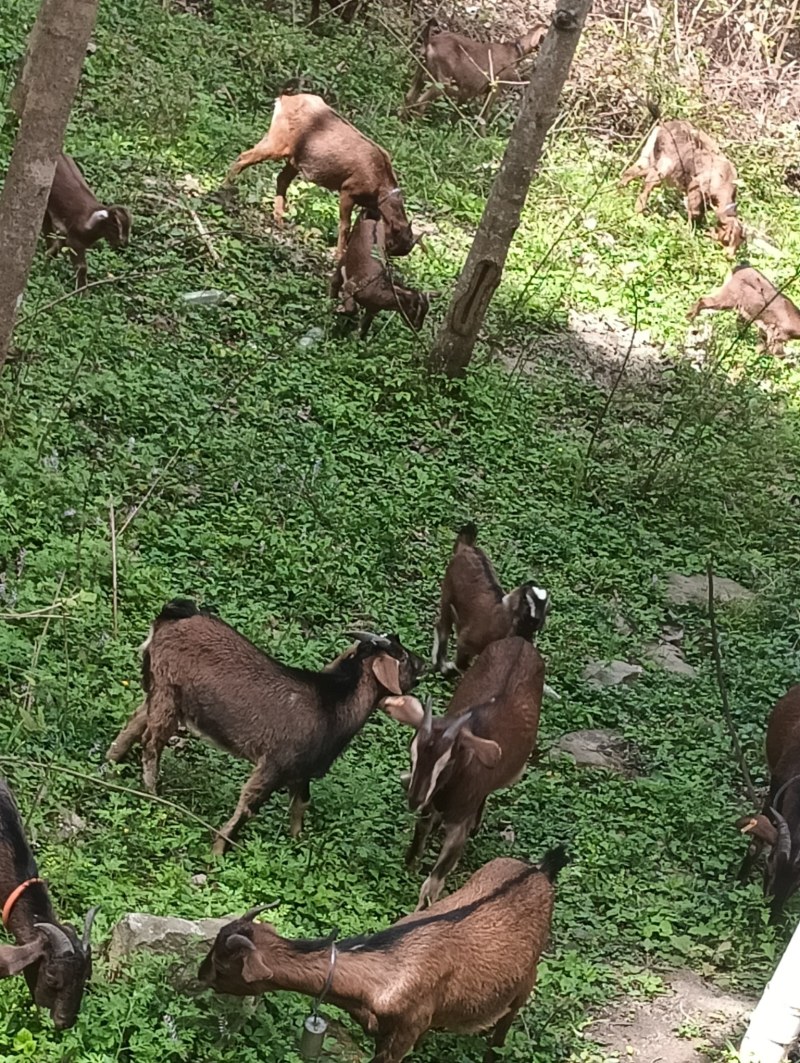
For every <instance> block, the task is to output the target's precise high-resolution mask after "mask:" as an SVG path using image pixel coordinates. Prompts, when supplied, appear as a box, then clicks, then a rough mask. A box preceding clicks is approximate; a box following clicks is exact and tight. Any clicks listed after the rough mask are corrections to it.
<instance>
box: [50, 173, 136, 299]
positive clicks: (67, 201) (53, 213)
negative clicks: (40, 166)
mask: <svg viewBox="0 0 800 1063" xmlns="http://www.w3.org/2000/svg"><path fill="white" fill-rule="evenodd" d="M130 231H131V214H130V211H129V210H128V209H127V208H126V207H119V206H109V207H104V206H103V204H102V203H101V202H100V201H99V200H98V198H97V196H95V194H94V192H92V190H91V188H89V186H88V184H87V183H86V178H85V177H84V176H83V174H82V173H81V171H80V169H79V168H78V164H77V163H76V162H75V160H74V159H73V158H71V157H70V156H69V155H60V156H59V158H58V162H57V164H56V171H55V175H54V176H53V184H52V185H51V187H50V197H49V199H48V200H47V208H46V210H45V213H44V222H43V224H42V232H43V234H44V239H45V244H46V245H47V253H48V255H51V256H52V255H57V254H58V253H59V252H60V251H61V249H62V248H63V247H67V248H69V251H70V254H71V255H72V256H73V266H74V269H75V289H76V291H77V290H79V289H81V288H85V287H86V278H87V268H86V251H87V250H88V248H90V247H94V245H95V244H96V243H97V242H98V241H99V240H108V242H109V244H111V246H112V247H127V246H128V238H129V237H130Z"/></svg>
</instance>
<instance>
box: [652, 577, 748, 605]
mask: <svg viewBox="0 0 800 1063" xmlns="http://www.w3.org/2000/svg"><path fill="white" fill-rule="evenodd" d="M754 597H755V595H754V594H753V592H752V591H749V590H748V589H747V587H743V586H742V585H741V583H737V582H736V580H733V579H726V578H725V576H715V577H714V600H715V601H718V602H723V603H724V602H735V601H741V602H747V601H750V600H751V599H752V598H754ZM667 599H668V600H669V601H670V602H672V604H673V605H705V604H706V603H707V602H708V579H707V577H706V575H705V573H700V574H698V575H696V576H682V575H681V574H680V573H679V572H671V573H670V575H669V576H668V577H667Z"/></svg>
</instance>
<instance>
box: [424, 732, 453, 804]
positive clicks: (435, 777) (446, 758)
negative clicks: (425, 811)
mask: <svg viewBox="0 0 800 1063" xmlns="http://www.w3.org/2000/svg"><path fill="white" fill-rule="evenodd" d="M452 759H453V744H452V743H451V744H450V745H449V746H448V747H447V749H446V750H445V751H444V753H442V755H441V756H440V757H439V759H438V760H437V761H436V763H435V764H434V765H433V771H432V772H431V777H430V780H429V782H428V790H427V793H426V794H425V800H424V801H423V802H422V808H425V807H426V806H427V805H428V804H429V803H430V800H431V798H432V797H433V795H434V794H435V793H436V784H437V783H438V782H439V776H440V775H441V774H442V772H443V771H444V769H445V768H446V767H447V765H448V764H449V763H450V761H451V760H452Z"/></svg>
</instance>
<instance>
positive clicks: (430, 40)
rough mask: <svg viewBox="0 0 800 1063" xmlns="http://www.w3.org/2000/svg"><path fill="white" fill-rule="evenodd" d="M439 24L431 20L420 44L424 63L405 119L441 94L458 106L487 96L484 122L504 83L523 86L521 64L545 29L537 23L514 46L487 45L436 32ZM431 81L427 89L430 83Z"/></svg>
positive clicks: (410, 93) (409, 97)
mask: <svg viewBox="0 0 800 1063" xmlns="http://www.w3.org/2000/svg"><path fill="white" fill-rule="evenodd" d="M437 25H438V23H437V22H436V19H430V20H429V21H428V23H427V25H426V26H425V32H424V36H423V39H422V45H423V59H422V62H421V63H420V64H419V65H418V67H417V72H416V74H415V76H414V80H413V82H412V84H411V88H410V89H409V91H408V94H407V96H406V98H405V101H404V103H403V107H402V108H401V112H400V114H401V117H408V116H409V115H411V113H412V112H416V114H419V115H421V114H424V113H425V111H426V110H427V108H428V105H429V104H430V103H432V102H433V100H435V99H437V98H438V97H439V96H441V95H443V94H444V95H447V96H449V97H450V98H451V99H454V100H455V101H456V102H457V103H466V101H467V100H471V99H474V98H475V97H476V96H484V95H485V96H486V102H485V104H484V108H483V117H484V119H485V118H486V117H487V116H488V114H489V111H490V110H491V108H492V106H493V104H494V102H495V99H496V98H497V94H498V92H499V90H500V86H501V82H503V81H505V82H515V81H519V79H520V78H519V71H518V70H517V63H519V61H520V60H521V59H524V58H525V56H527V55H530V53H531V52H532V51H533V50H534V49H535V48H537V47H538V46H539V44H540V42H541V40H542V38H543V37H544V36H545V34H546V33H547V26H546V25H544V24H543V23H540V24H537V25H536V26H534V27H533V28H532V29H530V30H528V32H527V33H523V35H522V36H521V37H517V39H516V40H513V41H502V42H500V43H492V44H484V43H483V42H482V41H475V40H473V39H472V38H471V37H464V36H462V34H460V33H434V32H433V31H434V30H435V29H436V28H437ZM429 81H430V82H432V84H430V85H428V87H427V88H425V84H426V82H429Z"/></svg>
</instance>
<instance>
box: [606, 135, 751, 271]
mask: <svg viewBox="0 0 800 1063" xmlns="http://www.w3.org/2000/svg"><path fill="white" fill-rule="evenodd" d="M640 177H642V178H644V187H643V188H642V191H641V192H640V193H639V197H638V198H637V200H636V211H637V213H639V214H641V212H642V211H643V210H644V209H645V207H646V206H647V200H648V197H649V196H650V193H651V192H652V191H653V189H654V188H655V187H656V186H657V185H660V184H666V185H670V186H671V187H673V188H677V189H679V190H680V191H681V192H683V194H684V196H685V197H686V210H687V213H688V215H689V220H690V221H691V222H692V223H693V224H695V223H697V222H700V221H702V219H703V217H704V215H705V212H706V210H707V209H708V208H709V207H711V208H713V210H714V212H715V214H716V216H717V226H716V229H715V230H714V231H713V233H712V234H711V235H712V236H713V237H714V239H715V240H718V241H719V242H720V243H721V244H722V246H723V247H724V248H725V249H726V251H727V252H728V254H729V255H730V256H733V255H735V254H736V251H737V250H738V249H739V247H741V245H742V244H743V243H744V229H743V227H742V223H741V221H740V220H739V218H738V217H737V215H736V181H737V177H736V169H735V167H734V165H733V163H732V162H731V161H730V160H729V159H728V158H726V156H725V155H723V154H722V152H721V151H720V148H719V145H718V144H717V142H716V141H715V140H712V138H711V137H710V136H708V134H707V133H704V132H703V131H702V130H700V129H697V128H696V127H695V126H693V125H692V124H691V123H690V122H683V121H677V120H676V121H671V122H664V123H663V124H661V125H657V126H656V127H655V128H654V129H653V131H652V133H651V134H650V136H649V137H648V139H647V143H646V144H645V146H644V148H642V153H641V155H640V156H639V158H638V160H637V161H636V162H635V163H634V164H633V166H629V167H628V169H627V170H626V171H625V173H624V174H623V175H622V179H621V180H620V187H624V186H625V185H627V184H628V183H629V182H630V181H634V180H636V179H637V178H640Z"/></svg>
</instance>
